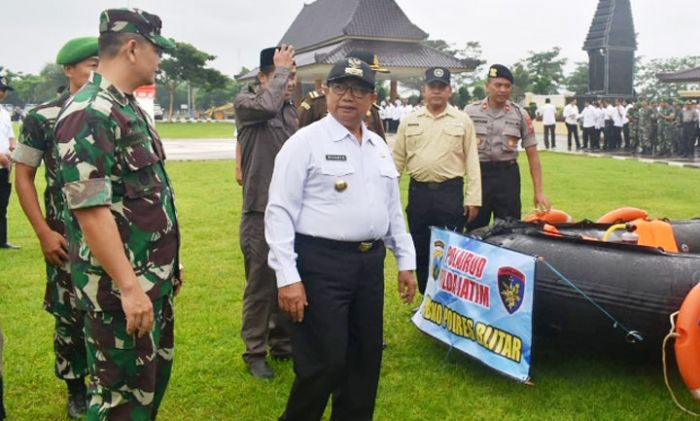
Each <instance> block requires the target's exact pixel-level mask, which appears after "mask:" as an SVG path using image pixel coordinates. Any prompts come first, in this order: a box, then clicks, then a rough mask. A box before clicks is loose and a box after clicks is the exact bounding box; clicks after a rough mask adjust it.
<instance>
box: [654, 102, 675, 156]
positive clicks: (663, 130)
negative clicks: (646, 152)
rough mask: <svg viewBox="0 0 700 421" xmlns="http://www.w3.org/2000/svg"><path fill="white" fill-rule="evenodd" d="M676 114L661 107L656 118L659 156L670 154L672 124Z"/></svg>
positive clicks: (669, 109)
mask: <svg viewBox="0 0 700 421" xmlns="http://www.w3.org/2000/svg"><path fill="white" fill-rule="evenodd" d="M675 114H676V112H675V111H674V109H673V108H672V107H668V106H667V107H661V108H660V109H659V112H658V114H657V117H656V121H657V126H658V142H657V144H658V147H657V151H658V152H659V153H660V154H668V153H671V146H672V142H673V122H672V120H673V119H675Z"/></svg>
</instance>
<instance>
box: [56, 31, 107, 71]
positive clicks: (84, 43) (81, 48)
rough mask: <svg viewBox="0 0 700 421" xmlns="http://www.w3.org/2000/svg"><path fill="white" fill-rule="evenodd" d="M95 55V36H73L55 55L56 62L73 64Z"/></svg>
mask: <svg viewBox="0 0 700 421" xmlns="http://www.w3.org/2000/svg"><path fill="white" fill-rule="evenodd" d="M96 56H97V37H82V38H74V39H72V40H70V41H68V42H67V43H66V44H65V45H64V46H63V48H61V51H59V52H58V56H56V64H62V65H64V66H66V65H69V64H75V63H78V62H80V61H83V60H85V59H86V58H90V57H96Z"/></svg>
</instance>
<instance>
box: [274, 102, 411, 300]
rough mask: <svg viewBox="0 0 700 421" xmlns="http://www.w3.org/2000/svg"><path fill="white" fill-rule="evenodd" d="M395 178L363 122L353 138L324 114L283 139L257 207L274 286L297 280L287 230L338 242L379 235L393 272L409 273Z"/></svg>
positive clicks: (383, 147)
mask: <svg viewBox="0 0 700 421" xmlns="http://www.w3.org/2000/svg"><path fill="white" fill-rule="evenodd" d="M398 176H399V174H398V172H397V171H396V166H395V165H394V161H393V159H392V157H391V151H390V150H389V147H388V146H387V144H386V143H385V142H384V141H383V140H382V138H381V137H379V135H377V134H375V133H373V132H371V131H370V130H367V127H365V125H364V123H363V124H362V142H361V143H358V142H357V140H356V139H355V137H354V136H353V135H352V134H351V133H350V131H348V129H346V128H345V127H344V126H343V125H342V124H340V123H339V122H338V121H337V120H336V119H335V118H334V117H333V116H332V115H331V114H328V115H326V117H324V118H322V119H321V120H319V121H317V122H315V123H313V124H310V125H308V126H306V127H304V128H302V129H300V130H299V131H297V132H296V133H295V134H294V135H293V136H292V137H290V138H289V140H287V141H286V142H285V143H284V146H283V147H282V149H281V150H280V152H279V154H278V155H277V158H276V159H275V168H274V171H273V173H272V181H271V182H270V197H269V201H268V204H267V209H266V210H265V239H266V240H267V243H268V245H269V246H270V254H269V256H268V264H269V265H270V268H272V269H273V270H274V271H275V273H276V277H277V286H278V287H283V286H286V285H289V284H293V283H296V282H299V281H300V280H301V278H300V276H299V271H298V270H297V264H296V259H297V255H296V253H295V252H294V238H295V233H300V234H305V235H310V236H313V237H321V238H326V239H331V240H338V241H367V240H379V239H383V240H384V244H385V245H386V246H387V247H388V248H389V249H390V250H392V251H393V253H394V256H396V260H397V265H398V269H399V270H400V271H401V270H414V269H415V268H416V254H415V249H414V246H413V240H412V238H411V235H410V234H408V232H406V225H405V221H404V217H403V209H402V207H401V199H400V191H399V183H398ZM341 182H342V183H343V185H344V187H343V188H338V187H337V186H338V183H341Z"/></svg>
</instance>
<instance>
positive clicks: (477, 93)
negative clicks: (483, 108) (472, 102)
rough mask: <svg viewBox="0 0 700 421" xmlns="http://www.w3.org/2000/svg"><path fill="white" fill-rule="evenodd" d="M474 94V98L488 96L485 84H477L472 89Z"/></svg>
mask: <svg viewBox="0 0 700 421" xmlns="http://www.w3.org/2000/svg"><path fill="white" fill-rule="evenodd" d="M472 96H473V97H474V99H478V100H482V99H484V98H486V90H485V89H484V87H483V85H479V86H475V87H474V89H473V90H472Z"/></svg>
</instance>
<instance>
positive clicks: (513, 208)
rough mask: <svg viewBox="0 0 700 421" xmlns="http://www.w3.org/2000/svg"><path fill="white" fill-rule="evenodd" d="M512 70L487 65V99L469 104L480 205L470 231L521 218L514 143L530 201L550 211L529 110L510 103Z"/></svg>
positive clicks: (467, 110)
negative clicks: (524, 165) (523, 161)
mask: <svg viewBox="0 0 700 421" xmlns="http://www.w3.org/2000/svg"><path fill="white" fill-rule="evenodd" d="M512 91H513V74H512V73H511V72H510V70H508V68H506V67H505V66H502V65H500V64H494V65H493V66H491V67H490V68H489V74H488V79H487V82H486V92H487V94H488V96H487V98H485V99H483V100H481V101H479V102H475V103H473V104H471V105H468V106H467V108H466V109H465V111H466V113H467V114H469V116H470V117H471V118H472V121H474V127H475V128H476V136H477V138H476V144H477V145H478V149H479V161H480V166H481V183H482V192H483V203H482V206H481V209H480V210H479V214H478V215H477V217H476V218H475V219H474V221H473V222H471V223H470V224H468V228H469V229H470V230H472V229H475V228H479V227H484V226H486V225H488V223H489V221H490V220H491V214H492V213H493V216H494V218H496V219H506V218H514V219H520V216H521V203H520V170H519V168H518V162H517V158H518V141H520V142H521V145H522V147H523V148H524V149H525V153H526V155H527V160H528V163H529V165H530V175H531V177H532V185H533V187H534V190H535V191H534V205H535V207H537V208H539V209H546V210H549V208H550V204H549V199H547V196H545V194H544V192H543V191H542V167H541V165H540V158H539V155H538V153H537V138H536V137H535V130H534V129H533V127H532V120H531V119H530V116H529V114H528V113H527V111H525V110H523V109H522V108H521V107H520V106H519V105H517V104H514V103H512V102H510V101H509V98H510V94H511V92H512Z"/></svg>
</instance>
